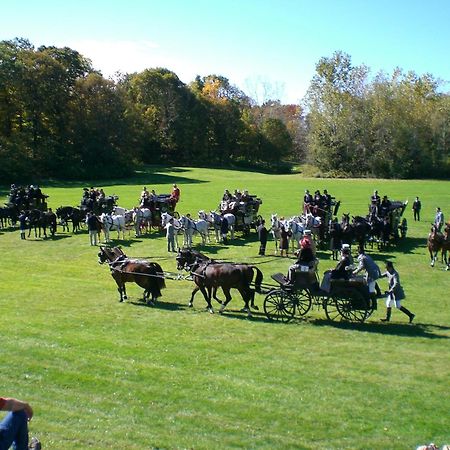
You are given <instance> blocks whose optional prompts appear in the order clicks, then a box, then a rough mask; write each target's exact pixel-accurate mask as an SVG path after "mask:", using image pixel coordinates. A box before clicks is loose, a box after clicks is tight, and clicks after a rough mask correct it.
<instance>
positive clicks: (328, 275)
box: [320, 244, 353, 292]
mask: <svg viewBox="0 0 450 450" xmlns="http://www.w3.org/2000/svg"><path fill="white" fill-rule="evenodd" d="M352 265H353V258H352V255H351V252H350V246H349V245H348V244H343V245H342V249H341V259H340V260H339V262H338V263H337V265H336V267H335V268H334V269H333V270H327V271H326V272H325V273H324V274H323V278H322V284H321V286H320V288H321V289H322V290H324V291H326V292H330V290H331V280H348V279H349V278H350V273H351V267H352Z"/></svg>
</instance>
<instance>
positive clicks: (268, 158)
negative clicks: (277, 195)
mask: <svg viewBox="0 0 450 450" xmlns="http://www.w3.org/2000/svg"><path fill="white" fill-rule="evenodd" d="M449 113H450V100H449V97H448V95H444V94H441V93H440V92H439V82H438V81H437V80H435V79H434V78H433V77H432V76H430V75H426V76H422V77H418V76H416V75H415V74H412V73H408V74H403V73H402V72H401V71H396V72H395V73H394V74H393V75H392V76H391V77H388V76H386V75H383V74H380V75H378V76H377V77H376V78H375V79H374V80H369V78H368V69H367V68H365V67H353V66H352V64H351V60H350V57H349V56H348V55H346V54H344V53H342V52H336V53H335V54H334V55H333V56H332V57H331V58H322V59H321V60H320V61H319V63H318V64H317V66H316V75H315V76H314V78H313V80H312V82H311V85H310V88H309V91H308V94H307V96H306V97H305V101H304V102H303V104H302V105H283V104H281V103H280V101H278V100H267V101H265V102H264V103H263V104H262V105H259V104H257V103H256V102H255V101H254V100H253V99H252V98H250V97H249V96H247V95H246V94H245V93H244V92H243V91H242V90H240V89H238V88H237V87H236V86H233V85H232V84H231V83H230V82H229V80H228V79H227V78H225V77H223V76H218V75H208V76H205V77H200V76H197V77H196V79H195V80H194V81H192V82H191V83H190V84H188V85H187V84H185V83H183V82H181V81H180V79H179V78H178V77H177V75H176V74H175V73H174V72H172V71H170V70H168V69H165V68H152V69H146V70H144V71H142V72H140V73H133V74H117V76H116V77H115V79H114V80H112V79H105V78H104V77H103V76H102V74H101V73H100V72H99V71H97V70H95V68H94V67H93V66H92V63H91V61H90V60H89V59H87V58H85V57H84V56H83V55H81V54H80V53H78V52H77V51H76V50H73V49H70V48H67V47H65V48H57V47H53V46H50V47H46V46H41V47H39V48H37V49H36V48H35V47H34V46H33V45H32V44H31V43H30V42H29V41H28V40H26V39H14V40H12V41H1V42H0V184H3V183H6V182H12V181H17V180H27V179H43V178H47V177H55V178H60V179H81V178H97V179H98V178H111V177H121V176H126V175H129V174H131V173H132V172H133V170H134V169H136V167H139V165H142V164H177V165H183V164H185V165H200V166H222V167H229V166H236V165H238V166H239V165H243V166H245V165H247V166H250V165H252V166H256V167H260V168H265V169H271V170H282V169H283V168H285V167H286V165H285V164H283V163H284V162H286V161H288V162H290V163H296V164H302V163H310V164H313V165H315V166H317V167H318V170H320V171H321V172H322V173H323V174H325V175H334V176H378V177H399V178H405V177H423V176H427V175H428V176H433V177H439V176H446V175H448V174H450V170H449V151H448V149H449V134H448V130H449V125H450V114H449Z"/></svg>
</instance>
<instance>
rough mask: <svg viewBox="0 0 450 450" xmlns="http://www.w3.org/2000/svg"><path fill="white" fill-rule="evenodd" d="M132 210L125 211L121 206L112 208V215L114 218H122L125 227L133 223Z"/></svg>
mask: <svg viewBox="0 0 450 450" xmlns="http://www.w3.org/2000/svg"><path fill="white" fill-rule="evenodd" d="M133 212H134V211H133V210H132V209H125V208H122V207H121V206H114V208H113V214H114V215H116V216H123V217H124V218H125V225H126V226H128V225H131V224H132V222H133Z"/></svg>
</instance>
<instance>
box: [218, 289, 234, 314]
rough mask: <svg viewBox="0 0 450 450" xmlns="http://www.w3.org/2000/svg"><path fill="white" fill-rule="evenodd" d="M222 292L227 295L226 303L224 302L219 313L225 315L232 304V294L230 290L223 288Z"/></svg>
mask: <svg viewBox="0 0 450 450" xmlns="http://www.w3.org/2000/svg"><path fill="white" fill-rule="evenodd" d="M222 291H223V293H224V295H225V301H224V302H222V306H221V307H220V310H219V313H221V314H222V313H223V311H224V310H225V308H226V306H227V305H228V303H230V300H231V294H230V288H225V287H223V286H222Z"/></svg>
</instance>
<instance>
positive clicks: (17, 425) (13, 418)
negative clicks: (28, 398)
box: [0, 397, 41, 450]
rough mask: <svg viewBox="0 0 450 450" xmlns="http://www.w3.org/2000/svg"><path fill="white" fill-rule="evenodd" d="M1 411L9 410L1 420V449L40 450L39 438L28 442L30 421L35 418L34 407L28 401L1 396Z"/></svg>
mask: <svg viewBox="0 0 450 450" xmlns="http://www.w3.org/2000/svg"><path fill="white" fill-rule="evenodd" d="M0 411H9V412H8V414H7V415H6V417H5V418H4V419H3V420H2V422H0V449H1V450H7V449H8V448H10V447H11V445H13V448H14V449H15V450H28V449H32V450H40V449H41V443H40V442H39V440H38V439H37V438H33V439H32V440H31V444H30V445H29V443H28V422H29V421H30V420H31V419H32V418H33V409H32V408H31V406H30V405H29V404H28V403H27V402H23V401H22V400H18V399H16V398H10V397H0Z"/></svg>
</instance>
